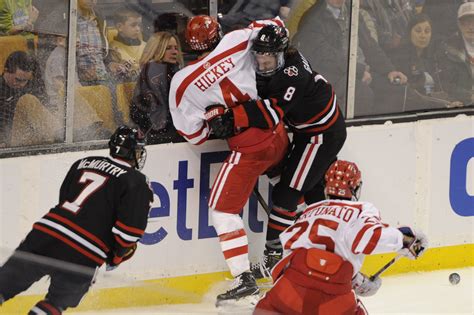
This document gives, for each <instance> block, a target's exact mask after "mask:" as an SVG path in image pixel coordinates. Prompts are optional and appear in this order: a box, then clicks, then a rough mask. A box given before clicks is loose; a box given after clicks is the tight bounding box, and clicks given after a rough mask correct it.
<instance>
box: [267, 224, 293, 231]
mask: <svg viewBox="0 0 474 315" xmlns="http://www.w3.org/2000/svg"><path fill="white" fill-rule="evenodd" d="M268 227H271V228H272V229H275V230H278V231H284V230H286V228H287V227H288V226H280V225H277V224H274V223H271V222H268Z"/></svg>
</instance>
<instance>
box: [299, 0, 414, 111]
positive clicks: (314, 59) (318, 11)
mask: <svg viewBox="0 0 474 315" xmlns="http://www.w3.org/2000/svg"><path fill="white" fill-rule="evenodd" d="M349 27H350V25H349V16H348V11H347V7H346V6H345V0H326V1H320V2H317V3H316V4H315V5H314V6H313V7H311V8H310V9H309V10H308V11H307V12H306V13H305V15H304V16H303V18H302V19H301V22H300V27H299V30H298V33H297V34H296V35H295V37H294V38H293V42H294V44H295V45H296V46H297V47H298V48H299V49H300V51H301V52H302V53H303V54H304V55H305V56H306V57H307V58H308V60H309V61H310V63H312V64H315V65H317V66H318V68H319V69H320V73H321V74H322V75H324V76H325V77H326V78H327V79H328V81H330V82H333V84H334V87H335V89H336V94H337V95H338V99H339V102H340V105H341V107H342V108H343V111H344V112H345V102H346V84H347V68H348V59H349V58H348V55H349V52H348V46H349ZM397 78H398V79H397ZM406 80H407V78H406V76H405V75H404V74H403V73H402V72H400V71H398V70H397V69H396V68H395V66H394V65H393V64H392V63H391V61H390V59H389V58H388V57H387V56H386V55H385V53H384V52H383V50H381V49H380V47H379V46H378V44H377V42H375V41H374V39H373V38H372V37H371V35H370V32H369V31H368V30H367V27H366V25H365V23H364V22H363V20H362V19H360V20H359V47H358V50H357V74H356V89H355V104H356V105H355V110H356V115H372V114H382V113H387V112H396V111H397V110H398V107H401V106H402V105H403V97H404V89H405V88H404V87H401V86H395V85H393V84H391V83H395V82H397V83H401V84H405V83H406ZM387 95H390V96H391V97H390V98H387Z"/></svg>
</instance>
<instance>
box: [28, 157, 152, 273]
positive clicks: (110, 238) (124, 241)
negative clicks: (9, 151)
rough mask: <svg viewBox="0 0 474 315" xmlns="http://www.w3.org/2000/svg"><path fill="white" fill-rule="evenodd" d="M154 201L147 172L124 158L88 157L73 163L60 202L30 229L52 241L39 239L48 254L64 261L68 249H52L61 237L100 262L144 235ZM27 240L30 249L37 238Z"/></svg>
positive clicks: (125, 249) (65, 242) (40, 244)
mask: <svg viewBox="0 0 474 315" xmlns="http://www.w3.org/2000/svg"><path fill="white" fill-rule="evenodd" d="M152 201H153V193H152V191H151V189H150V186H149V183H148V180H147V178H146V176H145V175H144V174H142V173H141V172H139V171H138V170H136V169H135V168H133V167H131V166H130V165H129V164H128V163H127V162H125V161H123V160H119V159H116V158H108V157H101V156H91V157H86V158H83V159H81V160H78V161H76V162H75V163H74V164H73V165H72V166H71V168H70V169H69V172H68V173H67V175H66V177H65V179H64V181H63V183H62V185H61V189H60V193H59V203H58V204H57V205H56V206H55V207H54V208H52V209H51V210H50V211H49V212H48V213H47V214H46V215H45V216H43V218H41V219H40V220H39V221H37V222H36V223H35V224H34V225H33V231H32V232H31V233H33V234H34V235H39V238H41V237H42V236H44V234H47V235H48V237H46V238H47V239H50V240H51V242H50V244H46V245H45V241H44V239H43V240H38V241H37V245H38V246H37V247H38V248H42V249H44V248H45V247H48V250H49V252H48V254H50V255H51V256H54V257H57V258H59V259H63V260H66V261H68V259H67V253H64V254H61V253H54V251H55V250H56V249H55V248H56V247H55V246H54V242H56V241H60V242H62V243H64V244H66V245H68V247H66V248H69V249H72V250H75V251H77V252H79V253H80V254H82V255H83V256H85V257H87V258H88V261H89V262H90V263H91V265H99V266H100V265H102V263H104V261H106V259H107V258H110V257H111V256H113V255H118V256H122V255H124V254H125V253H126V252H127V250H128V249H129V248H130V247H131V246H133V245H134V244H135V243H136V242H137V241H138V240H139V239H140V238H141V237H142V236H143V234H144V231H145V228H146V224H147V219H148V212H149V210H150V205H151V202H152ZM31 233H30V234H31ZM29 236H30V235H29ZM28 241H29V242H31V243H33V244H31V245H32V246H33V248H34V247H35V246H34V245H35V244H34V243H35V238H34V237H29V238H28ZM58 248H64V246H58ZM62 255H63V256H66V257H62Z"/></svg>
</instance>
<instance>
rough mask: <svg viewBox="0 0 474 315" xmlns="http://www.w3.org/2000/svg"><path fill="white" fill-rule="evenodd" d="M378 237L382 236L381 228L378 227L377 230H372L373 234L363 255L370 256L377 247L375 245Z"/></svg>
mask: <svg viewBox="0 0 474 315" xmlns="http://www.w3.org/2000/svg"><path fill="white" fill-rule="evenodd" d="M380 235H382V228H381V227H378V228H376V229H374V234H372V237H371V238H370V240H369V243H368V244H367V246H366V247H365V248H364V250H363V251H362V252H363V253H364V254H366V255H370V254H372V252H373V251H374V249H375V247H376V246H377V243H378V242H379V239H380Z"/></svg>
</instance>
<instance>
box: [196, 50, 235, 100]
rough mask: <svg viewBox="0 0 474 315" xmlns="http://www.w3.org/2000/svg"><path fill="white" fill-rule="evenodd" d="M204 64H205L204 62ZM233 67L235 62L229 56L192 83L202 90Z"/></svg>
mask: <svg viewBox="0 0 474 315" xmlns="http://www.w3.org/2000/svg"><path fill="white" fill-rule="evenodd" d="M204 66H206V64H204ZM234 67H235V64H234V62H233V61H232V58H231V57H229V58H227V59H224V60H223V61H221V62H219V63H218V64H217V65H215V66H214V67H212V68H211V69H209V70H207V71H206V72H205V73H204V74H203V75H201V77H200V78H199V79H198V80H197V81H196V82H194V85H195V86H197V87H198V88H199V89H200V90H201V91H203V92H204V91H206V90H207V89H208V88H209V87H211V85H212V84H214V83H215V82H216V81H217V80H218V79H219V78H220V77H222V76H223V75H224V74H226V73H227V72H229V71H230V70H231V69H232V68H234Z"/></svg>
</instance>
